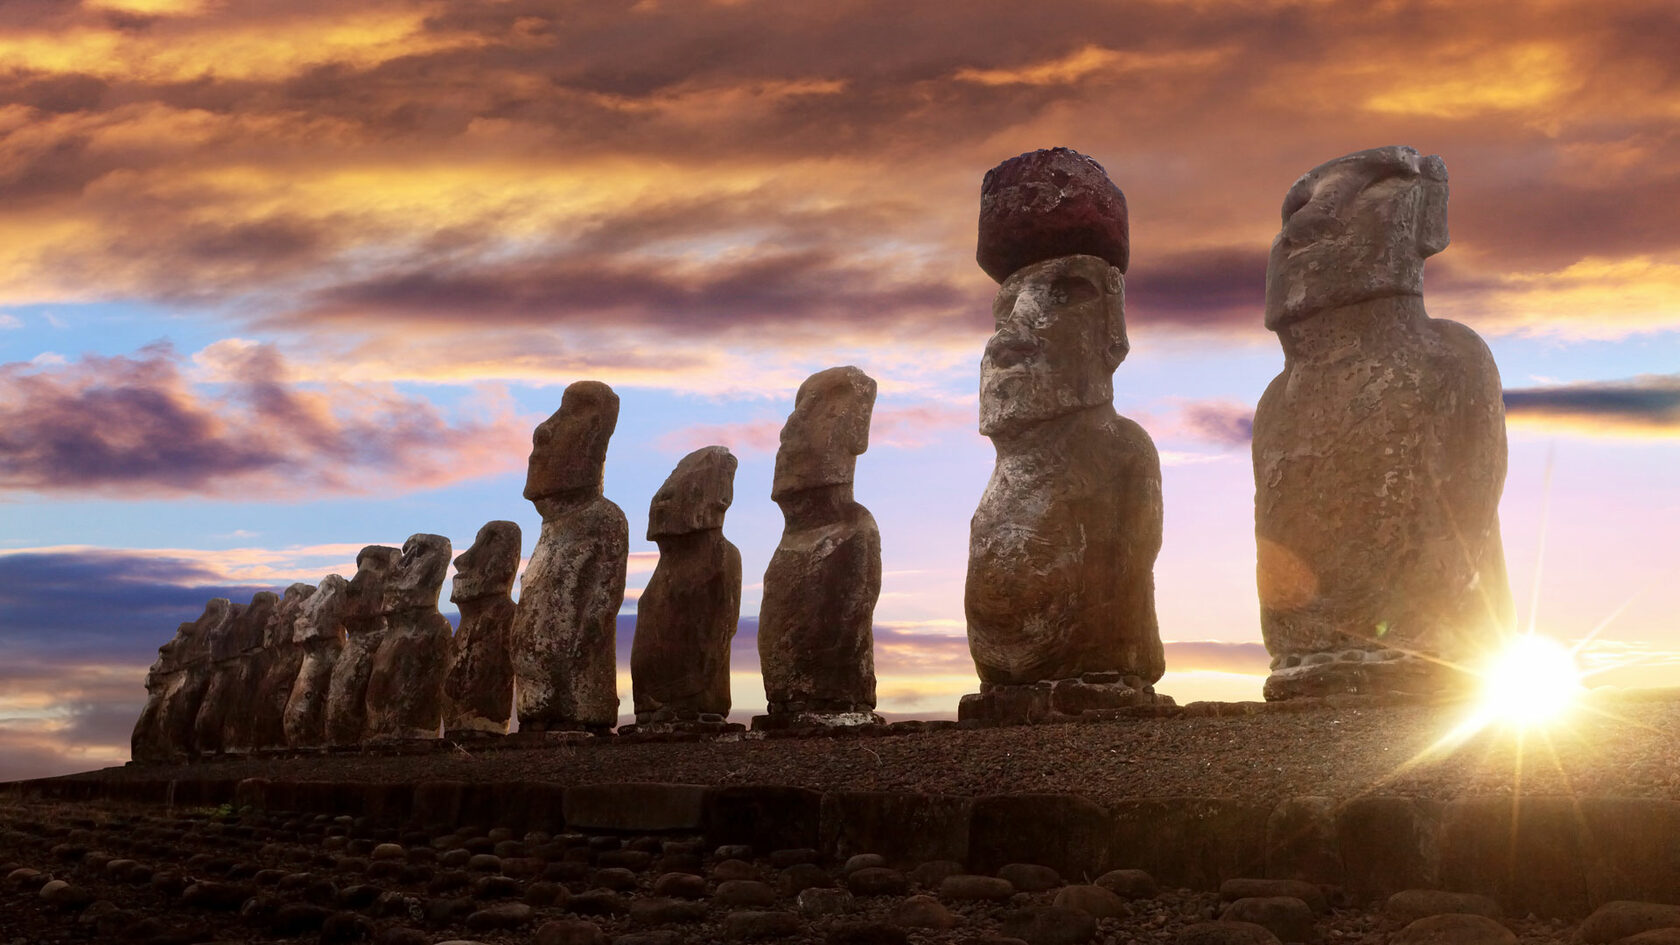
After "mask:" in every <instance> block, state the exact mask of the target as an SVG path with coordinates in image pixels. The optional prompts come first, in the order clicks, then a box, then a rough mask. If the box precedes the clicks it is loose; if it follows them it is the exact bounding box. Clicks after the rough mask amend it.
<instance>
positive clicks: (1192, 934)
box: [1174, 921, 1279, 945]
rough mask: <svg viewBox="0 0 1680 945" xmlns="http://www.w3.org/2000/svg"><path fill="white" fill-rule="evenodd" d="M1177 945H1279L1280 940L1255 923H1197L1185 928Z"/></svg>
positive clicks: (1180, 933) (1179, 934)
mask: <svg viewBox="0 0 1680 945" xmlns="http://www.w3.org/2000/svg"><path fill="white" fill-rule="evenodd" d="M1174 941H1175V942H1176V945H1279V943H1278V938H1277V936H1276V935H1273V934H1272V933H1271V931H1270V930H1269V929H1267V928H1266V927H1265V926H1263V925H1255V924H1254V923H1253V922H1228V921H1218V922H1197V923H1195V924H1194V925H1187V926H1185V927H1184V928H1183V929H1182V930H1181V931H1180V932H1179V933H1178V937H1177V938H1176V939H1175V940H1174Z"/></svg>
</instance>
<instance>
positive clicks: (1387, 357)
mask: <svg viewBox="0 0 1680 945" xmlns="http://www.w3.org/2000/svg"><path fill="white" fill-rule="evenodd" d="M1446 246H1447V169H1446V166H1445V165H1444V164H1443V163H1442V162H1441V159H1440V158H1439V157H1435V156H1430V157H1420V156H1419V155H1418V153H1417V152H1416V151H1414V150H1413V149H1411V148H1407V147H1387V148H1374V149H1372V150H1368V151H1359V152H1357V153H1354V154H1350V155H1347V156H1346V157H1341V158H1337V159H1336V160H1334V161H1330V162H1328V163H1325V164H1321V165H1319V166H1318V167H1316V168H1314V169H1313V170H1311V171H1308V172H1307V173H1306V175H1304V176H1303V177H1302V178H1301V179H1300V180H1298V181H1296V182H1295V185H1294V186H1293V187H1291V188H1290V189H1289V193H1288V195H1287V196H1286V197H1285V198H1284V202H1283V228H1282V230H1281V231H1280V232H1279V233H1278V236H1277V238H1276V239H1275V240H1274V241H1273V242H1272V252H1271V261H1270V264H1269V266H1268V267H1267V271H1266V327H1267V328H1269V329H1271V330H1272V331H1274V332H1276V333H1277V335H1278V340H1279V341H1280V342H1281V343H1282V345H1283V354H1284V368H1283V373H1281V374H1279V375H1278V376H1277V378H1275V379H1274V380H1273V381H1272V383H1271V385H1270V386H1269V387H1268V388H1267V389H1266V393H1265V395H1264V396H1263V397H1262V398H1261V399H1260V406H1259V408H1258V409H1257V410H1256V411H1255V414H1254V489H1255V496H1254V501H1255V514H1254V520H1255V537H1256V539H1257V544H1258V578H1259V591H1260V621H1261V629H1262V632H1263V634H1264V637H1265V641H1266V649H1267V651H1268V652H1269V653H1271V655H1272V675H1271V677H1270V678H1268V679H1267V680H1266V686H1265V694H1266V698H1267V699H1272V700H1277V699H1289V698H1294V697H1298V696H1311V695H1324V694H1328V693H1344V692H1401V693H1407V692H1411V693H1419V692H1429V691H1436V690H1440V689H1444V688H1448V687H1451V686H1453V685H1455V682H1454V680H1453V678H1452V674H1451V673H1450V672H1447V671H1445V668H1444V667H1443V666H1442V664H1441V663H1440V662H1438V660H1442V659H1445V660H1455V659H1459V658H1462V657H1465V656H1468V655H1471V654H1473V653H1475V652H1476V651H1478V650H1479V649H1481V648H1483V647H1487V646H1488V645H1490V644H1491V643H1493V642H1494V641H1496V640H1497V639H1498V635H1499V633H1500V632H1501V631H1502V630H1505V629H1508V628H1509V626H1510V624H1511V621H1512V603H1511V591H1510V584H1509V581H1508V579H1507V577H1506V573H1505V555H1504V550H1503V547H1502V546H1501V543H1500V534H1499V496H1500V493H1501V492H1502V491H1503V489H1504V484H1505V412H1504V404H1503V401H1502V399H1501V387H1500V381H1499V369H1498V368H1497V367H1496V366H1495V365H1494V362H1493V356H1492V355H1491V354H1490V353H1489V351H1488V348H1487V345H1486V344H1484V343H1483V342H1482V339H1481V338H1479V337H1477V335H1476V333H1475V332H1473V331H1471V330H1470V329H1469V328H1466V327H1465V326H1463V325H1460V324H1458V323H1457V322H1452V321H1447V320H1444V319H1437V318H1431V317H1429V314H1428V313H1427V312H1426V311H1424V306H1423V263H1424V260H1425V259H1426V258H1427V257H1429V256H1433V255H1434V254H1436V253H1438V252H1440V251H1441V250H1443V249H1445V248H1446Z"/></svg>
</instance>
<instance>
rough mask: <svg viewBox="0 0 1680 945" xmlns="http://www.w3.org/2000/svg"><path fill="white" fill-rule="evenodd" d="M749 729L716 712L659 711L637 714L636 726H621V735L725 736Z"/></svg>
mask: <svg viewBox="0 0 1680 945" xmlns="http://www.w3.org/2000/svg"><path fill="white" fill-rule="evenodd" d="M746 729H747V727H746V726H745V725H742V724H741V723H739V722H731V721H729V719H728V718H726V717H724V716H722V715H720V714H718V713H716V712H689V711H676V710H672V709H659V710H657V711H654V712H637V713H636V723H635V724H634V725H621V726H619V728H618V734H620V735H689V734H693V735H724V734H728V733H730V732H744V731H746Z"/></svg>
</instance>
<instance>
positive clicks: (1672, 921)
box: [1577, 899, 1680, 945]
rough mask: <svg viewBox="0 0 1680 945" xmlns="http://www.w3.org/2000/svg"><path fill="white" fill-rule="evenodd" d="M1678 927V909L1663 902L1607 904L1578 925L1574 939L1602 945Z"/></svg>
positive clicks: (1621, 900)
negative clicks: (1647, 932) (1652, 931)
mask: <svg viewBox="0 0 1680 945" xmlns="http://www.w3.org/2000/svg"><path fill="white" fill-rule="evenodd" d="M1676 927H1680V906H1677V905H1670V904H1668V903H1662V902H1634V901H1631V900H1627V899H1617V900H1613V901H1611V902H1607V903H1605V904H1604V905H1602V906H1599V907H1598V908H1597V909H1594V910H1593V912H1592V915H1589V916H1587V918H1586V920H1585V921H1583V922H1582V923H1581V928H1580V931H1579V932H1578V933H1577V938H1578V939H1579V940H1580V941H1581V942H1583V943H1586V945H1601V943H1604V942H1614V941H1618V940H1620V939H1624V938H1628V937H1629V936H1633V935H1638V934H1639V933H1641V932H1646V931H1649V930H1651V929H1666V928H1676Z"/></svg>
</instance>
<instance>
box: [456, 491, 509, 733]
mask: <svg viewBox="0 0 1680 945" xmlns="http://www.w3.org/2000/svg"><path fill="white" fill-rule="evenodd" d="M520 537H521V536H520V532H519V526H518V525H516V524H514V523H513V522H504V521H496V522H489V523H487V524H486V525H485V526H484V527H483V528H480V529H479V530H478V535H477V537H475V538H474V539H473V543H472V547H471V548H468V549H467V550H466V551H464V552H462V553H461V555H460V557H458V558H456V559H455V581H454V584H453V585H452V587H451V589H450V593H449V599H450V600H451V601H454V602H455V604H456V605H457V606H458V607H459V608H460V610H461V626H460V628H459V629H457V630H456V631H455V637H454V640H453V642H452V644H451V651H452V659H451V662H450V665H449V674H448V676H447V677H446V678H445V680H444V685H443V694H444V697H445V700H446V703H445V704H446V708H445V710H444V719H443V730H444V733H445V734H447V735H450V736H460V735H466V734H469V733H473V732H488V733H490V734H493V735H503V734H506V733H507V730H508V719H510V718H511V717H512V715H513V619H514V614H515V613H516V610H515V605H514V602H513V582H514V579H515V578H516V577H518V576H519V551H520V547H521V545H520Z"/></svg>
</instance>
